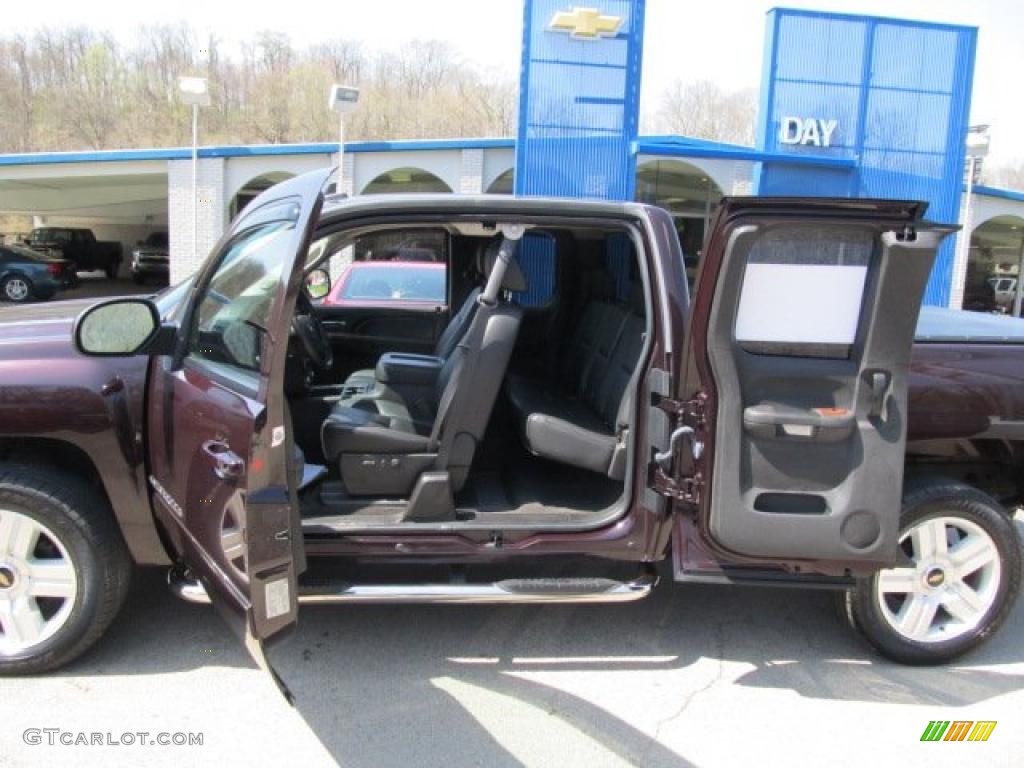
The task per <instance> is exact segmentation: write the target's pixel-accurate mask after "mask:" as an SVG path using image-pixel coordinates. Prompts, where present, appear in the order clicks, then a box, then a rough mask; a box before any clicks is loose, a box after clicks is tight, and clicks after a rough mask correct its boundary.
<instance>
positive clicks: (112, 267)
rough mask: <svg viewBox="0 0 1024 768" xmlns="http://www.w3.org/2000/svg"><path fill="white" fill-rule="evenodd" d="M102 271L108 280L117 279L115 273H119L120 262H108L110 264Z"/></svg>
mask: <svg viewBox="0 0 1024 768" xmlns="http://www.w3.org/2000/svg"><path fill="white" fill-rule="evenodd" d="M103 271H104V272H106V273H107V277H108V278H110V279H111V280H113V279H114V278H116V277H117V273H118V272H120V271H121V262H120V261H112V262H110V264H108V265H107V268H106V269H105V270H103Z"/></svg>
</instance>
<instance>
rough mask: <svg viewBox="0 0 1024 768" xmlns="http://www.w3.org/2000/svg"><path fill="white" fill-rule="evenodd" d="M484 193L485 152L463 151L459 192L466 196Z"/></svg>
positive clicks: (479, 150)
mask: <svg viewBox="0 0 1024 768" xmlns="http://www.w3.org/2000/svg"><path fill="white" fill-rule="evenodd" d="M483 191H484V151H483V150H482V149H464V150H462V170H461V173H460V174H459V192H461V193H462V194H464V195H479V194H480V193H481V192H483Z"/></svg>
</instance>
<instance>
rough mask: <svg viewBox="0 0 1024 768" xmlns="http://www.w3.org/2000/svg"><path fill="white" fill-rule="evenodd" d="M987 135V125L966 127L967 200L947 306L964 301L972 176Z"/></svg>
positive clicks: (958, 305)
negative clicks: (954, 288) (952, 289)
mask: <svg viewBox="0 0 1024 768" xmlns="http://www.w3.org/2000/svg"><path fill="white" fill-rule="evenodd" d="M988 145H989V136H988V126H987V125H972V126H971V127H970V128H968V129H967V153H966V155H967V200H966V201H965V202H964V221H963V228H962V229H961V230H960V237H959V239H958V240H957V256H956V269H955V270H954V275H953V285H954V286H956V287H958V288H959V291H950V294H949V306H950V308H951V309H960V308H961V307H963V303H964V296H963V291H964V283H965V281H966V279H967V261H968V259H969V258H970V252H971V203H972V198H973V197H974V177H975V175H977V172H978V166H979V162H980V161H981V160H982V159H983V158H984V157H985V155H987V154H988Z"/></svg>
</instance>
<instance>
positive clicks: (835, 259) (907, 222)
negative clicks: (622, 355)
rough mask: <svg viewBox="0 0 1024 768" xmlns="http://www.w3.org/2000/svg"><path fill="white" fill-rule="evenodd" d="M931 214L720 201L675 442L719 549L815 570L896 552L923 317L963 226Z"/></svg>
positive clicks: (849, 566)
mask: <svg viewBox="0 0 1024 768" xmlns="http://www.w3.org/2000/svg"><path fill="white" fill-rule="evenodd" d="M922 212H923V206H922V205H921V204H918V203H904V202H895V201H870V200H839V201H837V200H817V201H815V200H800V201H798V200H785V199H772V198H751V199H742V200H730V199H727V200H724V201H723V204H722V207H721V209H720V211H719V214H718V218H717V220H716V223H715V227H714V230H713V232H712V236H711V239H710V241H709V243H708V247H707V249H706V253H705V256H704V263H703V265H702V271H701V274H700V276H699V278H698V283H697V287H696V290H695V297H694V303H693V311H692V315H691V319H690V325H689V328H688V336H687V343H686V350H685V354H684V366H685V369H684V371H685V372H684V375H683V377H682V391H681V392H680V393H679V396H678V400H677V401H676V402H677V404H678V408H677V410H678V411H679V413H681V414H683V415H684V417H685V418H687V420H688V421H689V423H690V425H691V426H692V427H693V428H695V430H696V431H695V433H693V434H692V440H691V441H690V446H691V447H692V448H693V449H694V450H692V451H690V450H683V451H679V452H678V453H679V454H685V456H680V455H677V457H676V462H675V472H676V473H677V474H676V477H675V478H674V481H675V482H674V483H673V487H674V489H675V491H676V493H675V495H676V497H677V498H682V499H685V500H689V501H691V502H692V507H693V508H694V509H696V511H697V523H698V528H699V530H700V531H701V532H702V533H703V535H704V537H705V538H706V539H707V541H708V543H709V544H710V545H711V547H712V549H713V550H714V551H715V552H716V553H717V554H718V556H719V557H721V558H722V559H724V560H728V561H732V562H736V563H749V564H754V563H762V564H772V565H790V566H798V567H800V568H801V569H803V570H808V571H816V572H821V573H843V572H844V571H849V572H866V571H869V570H872V569H874V568H877V567H881V566H888V565H892V564H893V563H895V562H898V561H899V558H900V551H899V548H898V546H897V531H898V523H899V513H900V501H901V494H902V486H903V460H904V449H905V444H906V434H907V372H908V367H909V362H910V354H911V347H912V344H913V338H914V329H915V326H916V322H917V315H918V311H919V309H920V304H921V298H922V294H923V291H924V287H925V284H926V282H927V280H928V275H929V273H930V272H931V268H932V263H933V261H934V256H935V252H936V249H937V248H938V246H939V244H940V243H941V241H942V240H943V238H945V237H946V236H947V235H948V234H949V233H950V232H952V231H954V229H955V228H951V227H943V226H937V225H933V224H928V223H925V222H922V221H920V215H921V213H922ZM690 434H691V433H689V432H687V435H690ZM680 442H682V441H677V443H680ZM680 489H684V490H680Z"/></svg>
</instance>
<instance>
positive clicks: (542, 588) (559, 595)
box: [167, 569, 658, 605]
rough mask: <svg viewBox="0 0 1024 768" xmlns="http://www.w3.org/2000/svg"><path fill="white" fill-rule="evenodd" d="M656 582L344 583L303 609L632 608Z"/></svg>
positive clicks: (183, 584)
mask: <svg viewBox="0 0 1024 768" xmlns="http://www.w3.org/2000/svg"><path fill="white" fill-rule="evenodd" d="M167 581H168V584H169V585H170V587H171V591H172V592H174V594H176V595H177V596H178V597H180V598H181V599H182V600H187V601H188V602H190V603H209V602H210V597H209V595H207V594H206V590H205V589H203V585H202V584H200V583H199V582H198V581H195V580H189V579H187V578H186V577H184V576H183V575H182V574H181V573H180V571H175V570H173V569H172V570H171V571H170V572H169V573H168V575H167ZM657 583H658V577H657V576H656V575H655V574H654V573H653V572H645V573H643V574H641V575H640V576H639V577H637V578H636V579H634V580H633V581H615V580H614V579H602V578H545V579H506V580H504V581H496V582H493V583H490V584H459V583H455V584H443V583H442V584H393V585H392V584H346V585H344V586H340V587H338V588H337V589H333V588H331V587H316V588H308V587H307V588H304V589H303V591H300V593H299V605H333V604H338V603H406V604H407V603H462V604H473V605H485V604H495V603H628V602H632V601H633V600H640V599H642V598H645V597H647V595H649V594H650V593H651V591H652V590H653V589H654V587H655V585H656V584H657Z"/></svg>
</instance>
